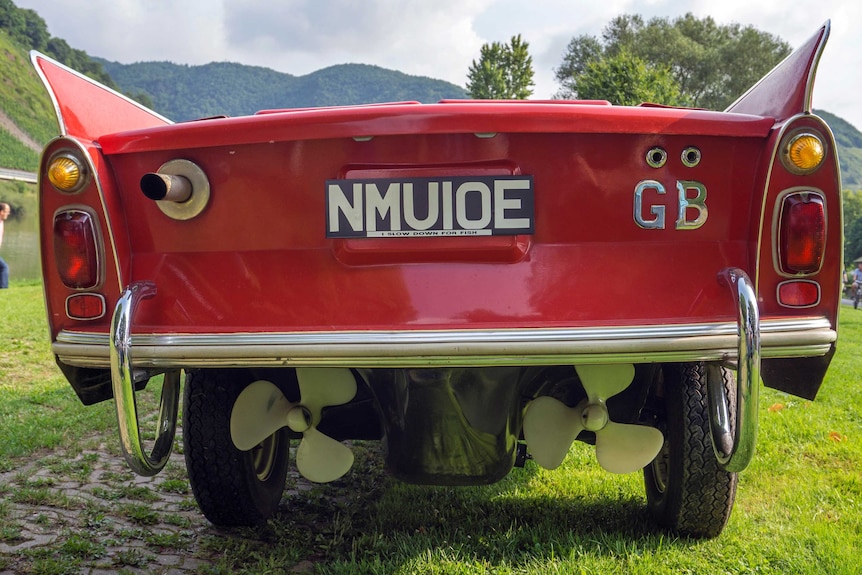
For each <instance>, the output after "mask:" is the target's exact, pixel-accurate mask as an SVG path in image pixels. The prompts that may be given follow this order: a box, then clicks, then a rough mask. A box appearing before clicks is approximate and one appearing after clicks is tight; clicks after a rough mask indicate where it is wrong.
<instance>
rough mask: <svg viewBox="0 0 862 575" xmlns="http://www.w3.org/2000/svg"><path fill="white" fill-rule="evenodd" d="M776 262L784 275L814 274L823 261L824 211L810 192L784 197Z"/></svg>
mask: <svg viewBox="0 0 862 575" xmlns="http://www.w3.org/2000/svg"><path fill="white" fill-rule="evenodd" d="M778 238H779V248H778V249H779V265H780V266H781V271H782V272H784V273H786V274H794V275H795V274H813V273H816V272H817V271H818V270H819V269H820V265H821V263H822V262H823V249H824V247H825V245H826V210H825V207H824V202H823V197H822V196H820V194H816V193H813V192H798V193H793V194H789V195H787V196H785V198H784V201H783V202H782V205H781V214H780V218H779V223H778Z"/></svg>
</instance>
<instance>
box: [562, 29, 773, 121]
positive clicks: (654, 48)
mask: <svg viewBox="0 0 862 575" xmlns="http://www.w3.org/2000/svg"><path fill="white" fill-rule="evenodd" d="M622 51H627V52H628V53H630V54H631V55H632V56H634V57H636V58H639V59H641V60H642V61H643V62H644V63H645V65H646V67H647V69H652V70H655V71H656V72H657V76H656V77H657V78H660V77H661V73H660V72H658V71H659V70H661V69H665V70H666V71H668V72H669V73H670V76H671V77H672V78H673V81H674V82H675V83H676V85H677V88H678V92H679V103H681V104H683V105H687V106H693V107H700V108H709V109H715V110H720V109H724V108H726V107H727V106H728V105H729V104H731V103H732V102H733V101H734V100H735V99H736V98H737V97H739V96H740V95H742V94H743V92H744V91H745V90H746V89H747V88H749V87H750V86H752V85H753V84H754V83H755V82H756V81H757V80H759V79H760V78H761V77H763V76H764V75H765V74H766V73H767V72H768V71H769V70H771V69H772V68H773V67H774V66H775V65H776V64H777V63H778V62H779V61H781V59H782V58H784V57H785V56H786V55H787V54H789V52H790V47H789V45H788V44H787V43H786V42H784V41H782V40H781V39H779V38H778V37H776V36H773V35H771V34H768V33H766V32H761V31H759V30H757V29H755V28H754V27H752V26H746V27H742V26H740V25H739V24H730V25H726V26H719V25H718V24H716V22H715V21H714V20H713V19H712V18H710V17H706V18H703V19H698V18H695V17H694V16H693V15H692V14H686V15H685V16H682V17H680V18H677V19H675V20H673V21H670V20H668V19H667V18H653V19H651V20H650V21H649V22H645V21H644V19H643V18H642V17H641V16H638V15H623V16H618V17H616V18H614V19H613V20H611V21H610V23H609V24H608V25H607V26H606V27H605V29H604V31H603V32H602V37H601V40H599V39H596V38H595V37H592V36H579V37H576V38H573V39H572V40H571V41H570V42H569V45H568V47H567V48H566V53H565V54H564V56H563V62H562V64H561V65H560V67H559V68H557V69H556V70H555V71H554V72H555V77H556V79H557V82H558V83H559V84H560V90H559V92H558V94H557V96H558V97H562V98H573V97H574V98H578V97H583V96H582V95H581V94H579V93H578V91H577V89H576V84H577V79H578V77H579V76H580V75H581V74H583V73H584V71H585V70H587V65H588V64H589V62H591V61H595V60H602V59H605V58H612V57H615V56H617V55H618V54H620V53H621V52H622ZM658 93H662V90H659V91H658ZM606 99H610V98H606ZM657 103H661V104H670V103H671V102H669V101H658V102H657Z"/></svg>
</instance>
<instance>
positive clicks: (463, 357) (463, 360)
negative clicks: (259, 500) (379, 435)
mask: <svg viewBox="0 0 862 575" xmlns="http://www.w3.org/2000/svg"><path fill="white" fill-rule="evenodd" d="M738 333H739V332H738V327H737V324H736V323H733V322H726V323H708V324H707V323H705V324H686V325H655V326H636V327H607V328H574V329H543V328H538V329H498V330H467V329H464V330H445V331H442V330H441V331H398V332H387V331H352V332H314V333H308V332H297V333H232V334H169V335H168V334H164V335H158V334H137V335H132V337H131V346H132V347H133V348H134V350H135V351H134V361H133V365H134V367H136V368H152V369H159V370H163V369H182V368H206V367H273V366H311V367H315V366H317V367H322V366H338V367H390V368H392V367H433V366H462V367H468V366H470V367H482V366H501V365H509V366H516V365H566V364H578V363H593V364H608V363H656V362H684V361H727V360H730V361H735V360H736V358H737V354H738V342H739V335H738ZM835 339H836V333H835V330H833V329H832V326H831V324H830V322H829V320H828V319H826V318H823V317H808V318H800V319H793V320H786V319H781V320H769V319H767V320H762V321H761V322H760V342H761V350H762V357H764V358H773V357H817V356H822V355H825V354H826V353H828V352H829V350H830V348H831V346H832V344H833V343H834V342H835ZM109 350H110V337H109V336H108V334H92V333H81V332H71V331H62V332H60V334H59V335H58V337H57V341H56V342H55V343H54V344H53V351H54V353H55V354H56V355H57V356H58V358H59V359H60V361H62V362H63V363H65V364H68V365H73V366H81V367H104V368H107V367H109V366H110V359H109V355H110V352H109Z"/></svg>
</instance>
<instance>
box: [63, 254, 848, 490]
mask: <svg viewBox="0 0 862 575" xmlns="http://www.w3.org/2000/svg"><path fill="white" fill-rule="evenodd" d="M719 279H720V281H722V282H723V283H725V284H726V285H727V286H728V288H729V289H730V291H731V294H732V297H733V301H734V306H735V307H736V310H737V322H736V323H737V325H736V332H737V333H736V336H735V337H733V338H732V339H729V341H727V343H728V344H730V343H731V341H732V342H734V343H735V346H736V354H735V355H736V361H737V362H736V366H735V367H736V406H735V410H734V414H733V415H734V416H735V417H734V418H732V417H731V409H732V407H733V406H732V405H731V400H730V398H729V396H728V392H727V390H726V389H725V386H724V381H723V378H722V375H721V372H720V370H719V369H718V368H719V366H720V365H721V364H722V363H724V364H725V365H728V364H729V363H730V362H731V359H732V358H733V355H734V353H733V351H731V350H730V349H728V348H730V345H728V346H727V347H723V349H727V351H726V352H724V353H723V354H720V353H717V352H719V350H720V349H722V348H716V347H712V350H713V351H711V352H710V351H707V350H708V349H709V346H706V347H705V346H704V345H703V344H704V341H703V340H704V338H703V337H689V338H686V337H682V338H680V337H679V335H680V334H676V335H675V336H673V337H671V338H670V339H669V341H668V342H667V343H666V344H663V345H665V347H667V346H668V345H672V346H673V348H676V349H677V351H672V350H671V349H663V348H659V349H657V350H655V351H654V352H652V353H650V354H645V353H644V352H643V351H632V350H631V349H629V348H630V344H629V343H628V342H627V341H626V339H625V338H622V339H620V338H618V337H614V338H609V337H608V334H611V335H613V334H612V332H611V331H608V333H606V334H604V335H605V338H606V341H603V343H602V345H603V346H607V345H619V346H620V347H619V349H615V350H614V353H611V354H610V355H607V354H601V353H598V351H599V350H597V349H594V348H593V347H592V346H593V345H594V343H595V338H594V337H592V336H593V335H594V334H592V333H591V332H589V331H587V332H585V333H581V334H578V333H576V332H571V333H570V332H563V333H557V332H556V331H551V332H548V333H545V334H541V333H540V334H539V335H540V336H541V337H543V338H547V340H548V341H544V340H537V341H536V342H528V344H529V343H535V344H536V345H538V346H542V347H538V348H534V349H532V350H531V351H533V354H531V355H526V356H521V354H522V353H523V350H524V348H525V347H528V346H525V345H523V342H522V344H521V345H519V347H518V351H519V352H520V353H513V351H514V350H513V349H511V348H509V344H510V343H511V341H509V339H507V338H508V337H511V334H507V333H506V332H501V333H498V334H496V337H497V339H501V341H499V342H498V341H496V340H495V338H494V335H495V334H483V336H482V337H479V336H474V337H475V341H472V340H470V341H466V340H465V341H460V343H459V346H457V347H461V348H465V347H466V348H469V350H468V351H467V354H465V355H464V356H460V355H455V356H447V355H446V353H447V352H449V353H451V351H452V350H453V346H452V343H451V342H440V341H437V340H435V339H433V338H434V337H436V335H435V334H422V333H418V334H405V335H404V336H403V337H404V338H405V339H407V343H406V345H407V346H408V347H409V348H410V350H411V351H410V353H409V354H405V355H404V356H403V357H401V356H399V355H398V354H399V352H398V351H395V352H394V355H392V356H389V355H387V353H393V350H397V348H398V347H399V346H398V345H392V344H393V343H399V344H402V345H403V344H404V342H402V341H401V340H398V339H397V337H401V336H399V335H398V334H394V335H392V334H388V333H387V334H382V335H380V334H378V337H384V336H385V337H392V338H395V339H394V341H389V340H385V341H384V340H382V341H381V342H379V343H378V344H375V345H376V347H375V349H377V348H379V350H383V351H378V353H370V351H371V350H370V349H369V348H368V347H366V346H361V347H358V348H356V346H355V345H354V343H353V341H352V340H349V339H348V344H347V345H340V344H341V343H343V342H341V341H340V340H339V339H338V338H337V337H335V336H321V337H323V338H325V341H321V342H316V341H314V337H315V336H314V335H313V334H312V335H311V336H302V337H303V338H306V339H307V340H308V341H306V339H303V340H301V342H300V343H299V344H290V345H288V346H284V345H283V343H282V342H281V340H277V342H276V345H263V346H261V345H259V344H253V345H252V346H251V347H250V354H249V357H247V358H245V359H244V360H243V359H242V358H240V360H241V361H239V360H234V361H232V362H227V363H226V365H234V364H237V365H244V363H243V361H244V362H247V363H248V364H254V365H267V363H266V362H267V361H269V362H272V361H274V360H273V358H275V360H277V363H278V364H279V365H315V366H322V365H328V363H331V362H335V363H337V364H339V365H351V366H362V365H365V364H364V363H363V361H364V362H366V363H367V364H368V365H369V366H370V367H383V366H386V367H416V366H417V365H427V366H434V365H455V364H461V363H463V361H464V360H465V359H469V360H470V364H473V365H485V364H487V365H496V364H497V362H495V361H494V359H493V357H494V356H495V355H497V354H500V353H503V352H508V353H505V357H507V358H508V361H509V362H511V361H513V360H515V359H517V361H519V362H520V361H526V362H527V363H529V362H530V361H529V360H530V359H531V358H533V359H534V362H535V358H538V360H539V361H540V362H541V363H550V362H551V361H552V360H553V361H555V362H558V361H562V360H568V361H567V362H571V361H574V362H575V363H577V362H582V363H603V362H604V363H610V362H621V361H627V362H637V361H638V360H639V359H640V360H646V361H662V360H663V361H707V362H708V365H709V369H708V370H707V395H708V400H709V420H710V432H711V436H712V444H713V448H714V450H715V455H716V457H717V459H718V462H719V465H721V467H722V468H724V469H725V470H727V471H731V472H737V471H741V470H743V469H745V467H746V466H747V465H748V463H749V462H750V461H751V458H752V456H753V455H754V445H755V442H756V438H757V416H758V414H757V410H758V403H759V394H760V388H759V385H760V357H761V350H760V331H761V326H760V314H759V312H758V309H757V297H756V294H755V292H754V288H753V286H752V283H751V280H750V279H749V278H748V276H747V275H746V274H745V272H743V271H742V270H740V269H737V268H728V269H726V270H723V271H722V272H721V273H720V274H719ZM155 294H156V286H155V284H153V283H152V282H136V283H133V284H131V285H130V286H129V287H128V288H127V289H126V291H125V292H124V293H123V295H122V296H121V297H120V299H119V301H118V302H117V306H116V308H115V309H114V315H113V319H112V322H111V332H110V338H109V347H110V349H109V359H110V369H111V380H112V386H113V392H114V401H115V404H116V410H117V420H118V423H119V430H120V440H121V446H122V449H123V455H124V457H125V459H126V461H127V462H128V464H129V466H130V467H131V468H132V469H133V470H134V471H135V472H137V473H138V474H141V475H147V476H149V475H155V474H156V473H158V472H159V471H161V469H162V468H163V467H164V466H165V464H166V463H167V460H168V458H169V456H170V453H171V448H172V446H173V439H174V435H175V433H176V425H177V413H178V407H179V390H180V370H179V369H177V367H178V366H179V365H180V364H179V363H178V361H179V360H178V358H175V357H173V356H172V354H173V353H177V352H176V350H177V348H180V351H179V353H180V355H181V356H184V357H183V359H182V361H183V363H182V365H184V366H186V367H189V366H193V367H215V366H220V365H223V362H222V361H220V359H219V358H218V357H213V358H212V359H209V358H207V357H201V358H199V359H198V360H196V361H190V360H189V353H188V352H189V350H190V349H192V350H204V351H206V350H208V349H212V347H211V346H208V345H201V344H203V343H204V342H205V339H204V340H202V341H201V342H196V343H197V345H193V346H192V347H190V348H188V349H187V348H185V347H183V346H182V345H177V344H178V343H179V342H171V345H170V346H167V347H166V346H165V345H164V344H163V345H159V346H156V347H153V346H147V345H146V344H144V345H143V346H139V347H140V349H139V351H140V350H141V349H143V350H149V352H150V353H149V358H148V359H145V360H144V361H141V362H140V363H141V364H142V365H146V366H148V368H143V367H142V368H141V369H150V370H159V371H161V370H164V372H165V377H164V384H163V388H162V396H161V400H160V405H159V415H158V429H157V434H156V439H155V443H154V445H153V449H152V453H151V454H149V455H148V454H147V453H146V452H145V450H144V448H143V445H142V443H141V437H140V426H139V421H138V413H137V405H136V402H135V378H134V367H133V362H132V353H131V348H132V334H131V324H132V318H133V316H134V313H135V310H136V308H137V306H138V305H139V304H140V302H141V301H142V300H144V299H149V298H152V297H153V296H155ZM514 333H515V334H516V335H517V334H519V333H520V332H519V331H515V332H514ZM671 333H674V332H673V329H671ZM695 333H699V332H695ZM811 333H813V334H814V335H816V336H817V338H818V341H819V343H817V344H816V346H815V347H814V348H811V347H799V350H801V351H800V355H810V354H812V352H813V351H818V350H819V349H821V348H822V349H823V350H824V351H825V350H826V349H828V347H829V345H830V342H831V341H834V338H835V333H834V331H833V330H831V329H829V327H828V325H826V326H819V324H816V325H815V327H814V329H813V330H812V332H811ZM651 334H652V332H648V333H646V335H651ZM336 335H339V334H336ZM646 335H645V334H641V333H640V332H638V331H635V333H634V336H635V337H637V341H644V340H647V339H650V338H647V337H646ZM686 335H689V334H686ZM726 335H727V336H730V335H731V334H730V333H727V334H726ZM489 336H490V337H489ZM255 337H256V336H253V335H252V336H249V335H245V336H243V339H252V340H254V339H255ZM262 337H264V338H266V337H268V336H262ZM339 337H343V338H345V337H346V338H350V337H354V336H352V335H347V336H345V335H343V334H341V335H339ZM361 337H362V338H363V339H366V338H368V337H369V334H367V333H366V334H362V336H361ZM705 337H706V338H710V337H712V338H713V339H711V340H710V341H716V339H715V337H716V336H709V335H706V336H705ZM717 337H718V338H719V339H718V340H717V341H719V342H723V341H726V340H725V339H724V338H725V335H724V332H723V331H721V332H720V333H719V334H718V336H717ZM423 338H432V339H431V341H430V343H429V342H425V341H424V339H423ZM85 341H90V340H85ZM193 341H194V340H193ZM687 341H688V342H690V343H688V345H690V346H691V349H683V350H682V351H678V347H677V346H681V347H683V348H685V346H686V345H687V343H686V342H687ZM591 342H592V343H591ZM206 343H209V342H208V341H206ZM263 343H264V344H266V343H268V342H266V341H264V342H263ZM322 343H325V345H320V344H322ZM426 343H429V345H428V347H427V348H426V347H425V344H426ZM62 345H66V344H62ZM471 345H472V346H474V347H475V349H472V348H471V347H470V346H471ZM559 345H562V346H565V347H564V348H563V349H558V347H557V346H559ZM722 345H723V344H722ZM797 345H799V344H798V343H797V342H796V340H795V339H794V338H791V339H790V340H788V341H787V342H786V347H785V349H788V350H794V349H796V348H795V347H794V346H797ZM77 347H78V346H77V345H75V344H72V345H71V348H69V349H73V348H77ZM83 347H84V349H93V350H94V354H93V356H95V357H97V356H98V347H95V348H93V347H92V346H89V345H85V346H83ZM282 347H284V349H282ZM486 347H487V349H486ZM150 348H152V349H150ZM297 348H299V349H300V350H304V351H305V352H306V354H307V355H306V356H303V355H302V354H301V353H300V354H296V353H295V352H296V351H297ZM322 348H325V351H326V353H327V354H329V355H326V356H324V355H322V353H323V351H321V349H322ZM342 348H343V349H342ZM232 349H233V351H234V352H237V348H232ZM246 349H248V348H246ZM261 349H263V350H265V351H263V352H262V351H261ZM58 351H59V349H57V348H55V352H58ZM274 351H279V352H282V353H280V354H278V355H272V353H273V352H274ZM291 351H292V352H294V354H290V355H293V357H295V358H300V359H299V360H297V361H293V362H289V361H285V360H284V357H286V356H287V357H289V356H290V355H288V352H291ZM154 352H157V355H155V354H154ZM441 352H443V353H442V355H441V356H440V357H441V358H442V359H440V360H439V362H437V361H434V358H435V357H437V355H436V354H441ZM462 352H463V350H462ZM333 353H335V354H336V355H338V357H335V358H334V359H333V357H332V354H333ZM819 353H821V354H822V353H823V352H819ZM165 354H167V355H165ZM472 354H476V355H475V357H474V356H472ZM485 354H488V355H485ZM58 355H61V356H62V355H63V354H58ZM145 355H147V354H145ZM372 356H373V357H372ZM159 357H160V358H161V360H160V361H159V360H158V358H159ZM302 357H305V359H304V360H303V359H301V358H302ZM369 357H371V359H373V362H372V363H368V362H370V361H371V359H369ZM92 358H93V357H90V358H89V359H88V361H92ZM489 358H490V359H489ZM162 362H164V363H162ZM423 362H424V363H423ZM354 364H355V365H354ZM150 373H152V371H150ZM734 419H735V421H734Z"/></svg>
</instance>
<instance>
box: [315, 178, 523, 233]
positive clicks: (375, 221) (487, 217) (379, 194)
mask: <svg viewBox="0 0 862 575" xmlns="http://www.w3.org/2000/svg"><path fill="white" fill-rule="evenodd" d="M534 222H535V212H534V205H533V176H523V175H519V176H458V177H451V178H446V177H433V178H377V179H361V180H359V179H347V180H327V181H326V237H328V238H400V237H428V236H431V237H435V236H440V237H443V236H500V235H507V236H511V235H520V234H532V233H533V232H534Z"/></svg>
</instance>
